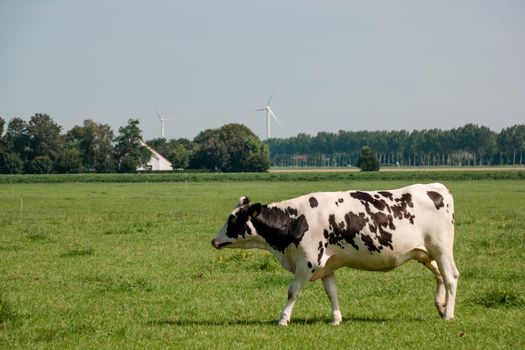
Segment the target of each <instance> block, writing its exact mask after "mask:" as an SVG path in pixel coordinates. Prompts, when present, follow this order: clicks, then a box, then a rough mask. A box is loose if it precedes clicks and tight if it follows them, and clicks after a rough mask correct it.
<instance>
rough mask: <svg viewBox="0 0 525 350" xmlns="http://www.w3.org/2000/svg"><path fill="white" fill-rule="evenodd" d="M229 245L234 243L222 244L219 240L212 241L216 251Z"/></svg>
mask: <svg viewBox="0 0 525 350" xmlns="http://www.w3.org/2000/svg"><path fill="white" fill-rule="evenodd" d="M228 244H232V242H224V243H221V242H220V241H219V240H217V239H212V240H211V245H212V246H213V248H215V249H221V248H222V247H224V246H226V245H228Z"/></svg>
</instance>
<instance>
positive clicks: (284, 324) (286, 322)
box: [278, 319, 288, 327]
mask: <svg viewBox="0 0 525 350" xmlns="http://www.w3.org/2000/svg"><path fill="white" fill-rule="evenodd" d="M278 324H279V326H282V327H286V326H288V320H283V319H280V320H279V322H278Z"/></svg>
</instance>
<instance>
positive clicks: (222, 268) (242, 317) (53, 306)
mask: <svg viewBox="0 0 525 350" xmlns="http://www.w3.org/2000/svg"><path fill="white" fill-rule="evenodd" d="M312 176H317V175H316V174H314V175H312ZM281 180H282V181H277V182H274V181H266V180H265V181H262V180H257V179H250V181H235V182H234V181H229V180H225V181H221V182H218V181H199V182H192V181H187V182H183V181H182V182H155V183H152V182H142V183H114V182H108V183H73V182H72V183H46V184H43V183H22V184H19V183H3V184H0V348H6V349H8V348H18V347H20V348H53V349H55V348H88V349H89V348H90V349H100V348H130V347H131V348H145V349H149V348H184V349H190V348H191V349H193V348H203V349H208V348H215V349H231V348H235V349H243V348H268V349H270V348H271V349H275V348H286V349H289V348H290V349H320V348H354V349H363V348H381V349H383V348H400V349H406V348H415V349H416V348H417V349H434V348H466V349H477V348H482V349H496V348H511V349H519V348H522V349H523V348H525V329H524V327H523V325H524V324H525V181H523V179H520V178H514V179H513V180H505V179H499V180H498V181H491V180H477V181H474V180H466V181H464V180H446V178H445V179H444V180H443V179H442V181H443V182H444V183H445V184H446V185H447V186H448V187H449V188H450V189H451V191H452V193H453V194H454V196H455V201H456V204H455V206H456V224H457V225H456V245H455V255H456V262H457V265H458V268H459V270H460V272H461V277H460V281H459V289H458V300H457V310H456V320H454V321H452V322H443V321H441V320H440V319H439V317H438V315H437V312H436V311H435V308H434V305H433V298H434V288H435V282H434V277H433V276H432V275H431V274H430V273H429V272H428V271H427V270H426V269H425V268H423V267H421V266H420V265H419V264H417V263H414V262H409V263H407V264H406V265H404V266H402V267H400V268H399V269H397V270H395V271H393V272H390V273H371V272H363V271H355V270H350V269H341V270H339V271H338V273H337V277H338V285H339V294H340V301H341V306H342V313H343V318H344V322H343V324H342V325H341V326H339V327H333V326H331V325H330V324H329V323H330V317H331V313H330V303H329V301H328V299H327V297H326V296H325V294H324V291H323V288H322V284H321V283H320V282H315V283H312V284H310V285H309V286H308V287H307V288H306V290H305V291H304V292H303V295H302V296H301V298H300V299H299V301H298V302H297V304H296V307H295V310H294V315H293V317H292V323H291V325H290V326H289V327H287V328H280V327H278V326H277V325H276V321H277V318H278V316H279V312H280V311H281V308H282V307H283V305H284V303H285V299H286V291H287V287H288V282H289V280H290V277H291V275H290V274H289V273H288V272H286V271H284V270H283V269H282V268H281V267H280V266H279V265H278V264H277V263H276V262H275V260H274V258H273V257H272V256H270V255H268V254H267V253H265V252H261V251H256V250H250V251H221V252H217V251H215V250H213V249H212V248H211V245H210V240H211V238H212V237H213V235H214V234H215V233H216V231H217V230H218V229H219V228H220V227H221V226H222V225H223V223H224V220H225V219H226V217H227V215H228V213H229V211H230V210H231V209H232V208H233V207H234V206H235V203H236V201H237V199H238V197H239V196H241V195H244V194H246V195H248V196H250V198H252V200H253V201H260V202H263V203H267V202H271V201H276V200H280V199H284V198H290V197H294V196H297V195H300V194H304V193H308V192H312V191H320V190H323V191H328V190H344V189H363V190H367V189H379V188H381V189H389V188H396V187H401V186H404V185H408V184H411V183H412V182H413V180H412V179H410V178H409V177H407V178H406V179H402V180H386V181H385V180H376V179H353V178H344V179H338V178H337V177H335V178H331V179H330V178H329V179H326V178H325V179H323V178H322V177H320V178H318V179H317V180H312V179H311V178H310V179H309V180H308V181H285V180H286V179H284V180H283V179H281ZM21 204H22V206H21Z"/></svg>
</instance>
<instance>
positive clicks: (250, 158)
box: [190, 124, 270, 172]
mask: <svg viewBox="0 0 525 350" xmlns="http://www.w3.org/2000/svg"><path fill="white" fill-rule="evenodd" d="M194 144H195V148H196V151H195V154H194V155H193V156H192V157H191V160H190V167H192V168H196V169H208V170H220V171H225V172H243V171H251V172H260V171H266V170H268V168H269V167H270V159H269V154H268V146H267V145H265V144H263V143H262V142H261V140H260V139H259V138H258V137H257V136H256V135H255V134H254V133H253V132H252V131H251V130H250V129H248V128H247V127H246V126H244V125H241V124H227V125H224V126H223V127H221V128H220V129H209V130H205V131H203V132H201V133H200V134H199V135H197V136H196V137H195V139H194Z"/></svg>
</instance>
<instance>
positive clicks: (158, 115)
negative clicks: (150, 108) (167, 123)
mask: <svg viewBox="0 0 525 350" xmlns="http://www.w3.org/2000/svg"><path fill="white" fill-rule="evenodd" d="M155 113H156V114H157V117H158V118H159V119H160V120H162V117H161V116H160V114H159V112H158V111H157V108H155Z"/></svg>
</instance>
